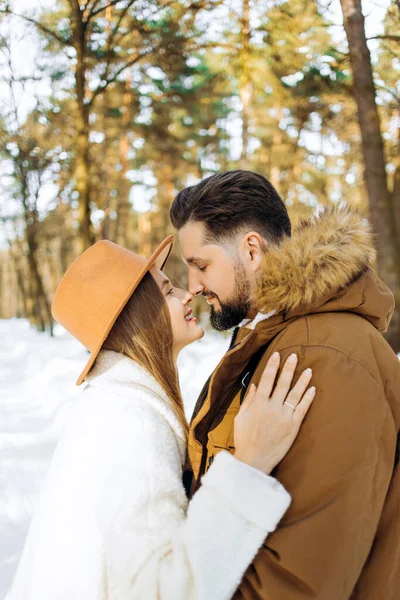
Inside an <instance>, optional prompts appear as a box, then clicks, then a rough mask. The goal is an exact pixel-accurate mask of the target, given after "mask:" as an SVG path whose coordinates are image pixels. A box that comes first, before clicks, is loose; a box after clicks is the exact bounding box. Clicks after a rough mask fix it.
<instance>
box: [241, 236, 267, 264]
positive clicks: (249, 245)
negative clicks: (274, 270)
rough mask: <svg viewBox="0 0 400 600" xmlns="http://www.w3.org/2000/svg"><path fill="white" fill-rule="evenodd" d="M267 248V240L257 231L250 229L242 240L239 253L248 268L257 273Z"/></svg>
mask: <svg viewBox="0 0 400 600" xmlns="http://www.w3.org/2000/svg"><path fill="white" fill-rule="evenodd" d="M266 249H267V242H266V241H265V240H264V238H263V237H262V236H261V235H260V234H259V233H258V232H257V231H249V232H248V233H246V235H244V236H243V238H242V239H241V241H240V244H239V254H240V257H241V259H242V262H243V264H244V266H245V268H246V270H247V269H249V270H250V271H253V272H254V273H256V272H257V271H258V270H259V269H260V267H261V263H262V259H263V256H264V254H265V251H266Z"/></svg>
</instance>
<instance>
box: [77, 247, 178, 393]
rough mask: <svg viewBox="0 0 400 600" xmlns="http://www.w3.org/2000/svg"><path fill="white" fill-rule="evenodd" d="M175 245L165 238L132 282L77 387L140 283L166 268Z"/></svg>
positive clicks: (78, 380)
mask: <svg viewBox="0 0 400 600" xmlns="http://www.w3.org/2000/svg"><path fill="white" fill-rule="evenodd" d="M173 245H174V236H173V235H169V236H168V237H167V238H165V240H163V241H162V242H161V244H160V245H159V246H158V248H156V250H155V251H154V252H153V254H152V255H151V256H150V258H149V260H148V261H147V263H146V264H145V265H144V267H143V269H142V270H141V271H140V272H139V273H138V275H137V276H136V277H135V279H134V281H132V285H131V287H129V289H128V290H127V293H126V294H125V296H124V297H123V298H122V299H121V302H120V303H119V305H118V309H117V310H116V311H115V313H114V315H113V318H112V319H111V321H110V322H109V323H108V326H107V328H106V329H105V331H104V334H103V338H102V340H101V342H100V343H99V344H98V346H97V348H96V349H95V350H94V352H92V353H91V355H90V358H89V360H88V362H87V363H86V365H85V368H84V369H83V371H82V373H81V374H80V375H79V377H78V379H77V380H76V385H81V384H82V383H83V382H84V380H85V378H86V375H87V374H88V373H89V371H90V369H91V368H92V367H93V365H94V362H95V360H96V358H97V356H98V354H99V352H100V350H101V348H102V346H103V344H104V342H105V341H106V339H107V336H108V334H109V333H110V331H111V329H112V327H113V325H114V323H115V321H116V320H117V319H118V317H119V315H120V314H121V312H122V310H123V308H124V306H125V304H126V303H127V302H128V300H129V298H130V297H131V296H132V294H133V292H134V291H135V289H136V288H137V286H138V285H139V283H140V282H141V281H142V279H143V277H144V276H145V275H146V273H147V272H148V271H149V270H150V269H151V268H152V267H153V266H156V267H157V268H158V269H160V270H162V269H163V268H164V266H165V264H166V263H167V260H168V258H169V255H170V254H171V250H172V247H173Z"/></svg>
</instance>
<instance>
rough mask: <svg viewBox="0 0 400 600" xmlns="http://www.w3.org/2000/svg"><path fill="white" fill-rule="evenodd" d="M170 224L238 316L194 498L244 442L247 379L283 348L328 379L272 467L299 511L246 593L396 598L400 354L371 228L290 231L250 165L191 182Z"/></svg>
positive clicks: (218, 300) (214, 391)
mask: <svg viewBox="0 0 400 600" xmlns="http://www.w3.org/2000/svg"><path fill="white" fill-rule="evenodd" d="M171 220H172V223H173V225H174V226H175V228H176V229H177V230H178V232H179V240H180V245H181V252H182V257H183V259H184V261H185V262H186V263H187V265H188V269H189V289H190V291H191V293H193V294H202V295H203V296H205V297H206V298H207V302H208V303H209V304H210V306H211V323H212V325H213V326H214V327H215V328H216V329H218V330H225V329H229V328H231V327H233V326H237V325H239V324H240V326H239V328H237V329H236V330H235V333H234V336H233V338H232V341H231V345H230V349H229V351H228V352H227V353H226V355H225V356H224V357H223V358H222V360H221V362H220V363H219V365H218V366H217V368H216V369H215V371H214V373H213V374H212V376H211V378H210V380H209V381H208V382H207V384H206V386H205V387H204V389H203V392H202V393H201V395H200V398H199V400H198V402H197V405H196V408H195V412H194V415H193V420H192V424H191V431H190V435H189V451H188V454H189V457H188V468H187V471H186V473H185V483H186V485H187V488H188V493H189V495H192V494H193V493H194V492H195V491H196V489H197V488H198V487H199V485H200V478H201V476H202V475H203V473H204V472H205V471H206V470H207V469H208V467H209V466H210V464H211V462H212V460H213V458H214V456H215V455H216V454H217V453H218V452H219V451H220V450H222V449H228V450H229V451H231V452H234V440H233V425H234V418H235V415H236V414H237V412H238V410H239V407H240V402H241V400H242V398H243V395H244V392H245V389H246V387H247V386H248V384H249V383H250V381H252V382H253V383H255V384H257V383H258V381H259V379H260V376H261V373H262V371H263V369H264V366H265V364H266V362H267V360H268V359H269V357H270V356H271V354H272V353H273V352H275V351H278V352H279V353H280V355H281V360H282V363H283V361H284V360H286V358H287V357H288V356H289V354H291V353H292V352H295V353H297V355H298V357H299V362H298V372H299V373H301V372H302V371H303V370H304V369H305V368H306V367H310V368H312V370H313V385H315V386H316V388H317V396H316V399H315V402H314V404H313V407H312V409H311V411H310V413H309V415H307V418H306V420H305V422H304V425H303V429H302V431H301V432H300V435H299V437H298V439H297V441H296V443H295V444H294V446H293V448H292V449H291V451H290V452H289V453H288V455H287V456H286V457H285V459H284V460H283V461H282V462H281V463H280V465H279V466H278V467H277V469H276V471H275V472H274V475H275V476H276V477H277V478H278V479H279V480H280V481H281V482H282V483H283V485H284V486H285V487H286V489H287V490H288V491H289V492H290V493H291V495H292V499H293V500H292V505H291V507H290V509H289V511H288V512H287V514H286V516H285V517H284V519H283V520H282V521H281V523H280V525H279V527H278V529H277V531H276V532H275V533H274V534H272V535H271V536H270V537H269V538H268V541H267V542H266V543H265V545H264V546H263V548H262V549H261V551H260V552H259V553H258V555H257V556H256V557H255V559H254V561H253V564H252V565H251V566H250V568H249V569H248V571H247V573H246V575H245V577H244V579H243V581H242V582H241V584H240V586H239V588H238V590H237V592H236V594H235V596H234V598H235V599H239V598H240V599H246V600H250V599H251V600H253V599H263V600H266V599H268V600H292V599H293V600H301V599H302V598H304V599H306V598H318V599H320V600H348V599H349V598H351V599H352V600H355V599H357V600H394V599H395V598H398V596H399V594H400V474H399V473H400V472H399V467H398V445H397V449H396V444H397V439H398V435H399V429H400V364H399V361H398V359H397V357H396V355H395V354H394V352H393V351H392V349H391V348H390V347H389V345H388V344H387V343H386V341H385V340H384V338H383V336H382V335H381V333H380V332H381V331H385V330H386V329H387V327H388V324H389V321H390V317H391V314H392V312H393V306H394V302H393V296H392V294H391V293H390V291H389V290H388V288H387V287H386V286H385V285H384V284H383V283H382V282H381V281H380V280H379V279H378V278H377V276H376V275H375V274H374V272H373V271H372V270H371V265H372V263H373V261H374V250H373V244H372V235H371V232H370V229H369V226H368V223H367V222H366V220H364V219H363V218H361V217H360V216H359V215H356V214H352V213H351V212H350V211H349V210H348V209H345V208H342V209H340V208H336V209H330V210H326V211H325V212H323V213H322V214H320V216H319V217H317V218H314V219H312V220H310V221H309V222H307V223H304V224H303V225H301V226H300V227H299V229H298V230H297V231H295V232H294V233H293V235H292V233H291V224H290V220H289V217H288V215H287V211H286V208H285V206H284V204H283V202H282V200H281V198H280V197H279V195H278V193H277V192H276V190H275V189H274V187H273V186H272V185H271V184H270V183H269V182H268V181H267V180H266V179H265V178H264V177H262V176H261V175H257V174H255V173H251V172H248V171H233V172H228V173H221V174H218V175H214V176H212V177H209V178H207V179H205V180H204V181H202V182H200V183H199V184H197V185H195V186H192V187H189V188H186V189H185V190H183V191H182V192H180V193H179V194H178V196H177V197H176V199H175V200H174V203H173V205H172V207H171ZM238 544H240V540H238ZM210 600H212V599H210Z"/></svg>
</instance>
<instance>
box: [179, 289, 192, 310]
mask: <svg viewBox="0 0 400 600" xmlns="http://www.w3.org/2000/svg"><path fill="white" fill-rule="evenodd" d="M179 297H180V300H181V302H182V304H184V305H185V306H186V304H190V302H191V301H192V300H193V295H192V294H191V293H190V292H188V291H187V290H182V289H180V290H179Z"/></svg>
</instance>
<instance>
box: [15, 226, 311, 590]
mask: <svg viewBox="0 0 400 600" xmlns="http://www.w3.org/2000/svg"><path fill="white" fill-rule="evenodd" d="M172 243H173V237H172V236H170V237H169V238H167V239H166V240H165V241H164V242H163V243H162V244H161V245H160V246H159V248H157V250H156V251H155V252H154V254H153V255H152V257H151V258H150V259H149V260H146V259H144V258H142V257H140V256H138V255H135V254H133V253H132V252H130V251H128V250H126V249H125V248H122V247H121V246H117V245H116V244H113V243H112V242H108V241H101V242H98V243H97V244H95V245H94V246H92V247H91V248H89V249H88V250H87V251H86V252H84V253H83V254H82V255H81V256H80V257H79V258H78V259H77V260H76V261H75V262H74V263H73V265H72V266H71V267H70V268H69V269H68V271H67V273H66V274H65V275H64V277H63V279H62V280H61V282H60V284H59V286H58V288H57V291H56V293H55V296H54V300H53V314H54V316H55V318H56V319H57V320H58V321H59V322H60V323H61V324H62V325H63V326H64V327H66V329H68V330H69V331H70V332H71V333H72V334H73V335H74V336H75V337H76V338H77V339H79V340H80V341H81V342H82V343H83V344H84V345H85V346H86V347H87V348H88V349H90V351H91V357H90V359H89V361H88V363H87V365H86V367H85V369H84V371H83V372H82V373H81V375H80V377H79V378H78V381H77V384H78V385H79V384H80V383H82V382H83V381H84V380H86V382H87V386H86V387H85V389H84V390H83V392H82V394H81V395H80V396H79V397H78V398H77V399H76V402H75V404H74V405H73V407H72V408H71V411H70V413H69V415H68V419H67V422H66V425H65V429H64V431H63V434H62V436H61V438H60V441H59V443H58V446H57V449H56V451H55V453H54V457H53V460H52V463H51V466H50V469H49V473H48V476H47V479H46V482H45V485H44V487H43V490H42V494H41V499H40V501H39V504H38V507H37V509H36V511H35V514H34V517H33V519H32V524H31V527H30V531H29V534H28V538H27V542H26V544H25V548H24V552H23V555H22V559H21V562H20V565H19V568H18V571H17V575H16V578H15V581H14V585H13V588H12V590H11V592H10V594H9V597H8V599H9V600H128V599H129V600H133V599H138V600H142V599H143V600H153V599H156V598H161V599H163V600H165V599H171V600H172V599H173V600H179V599H182V600H189V599H196V600H199V599H201V600H225V599H229V598H230V597H231V596H232V595H233V593H234V591H235V589H236V587H237V586H238V584H239V582H240V580H241V578H242V576H243V574H244V571H245V570H246V568H247V566H248V565H249V564H250V563H251V561H252V559H253V557H254V555H255V554H256V552H257V550H258V548H259V547H260V546H261V545H262V543H263V541H264V539H265V537H266V536H267V535H268V533H270V532H272V531H273V530H274V529H275V527H276V525H277V524H278V522H279V521H280V519H281V518H282V516H283V515H284V513H285V511H286V510H287V508H288V506H289V504H290V496H289V494H288V493H287V492H286V490H285V489H284V488H283V487H282V486H281V485H280V484H279V483H278V481H276V480H275V479H274V478H272V477H271V476H269V473H270V472H271V471H272V469H273V468H274V467H275V466H276V464H277V463H278V462H279V461H280V460H281V459H282V458H283V456H284V455H285V454H286V453H287V451H288V450H289V448H290V446H291V445H292V443H293V441H294V439H295V437H296V435H297V432H298V430H299V427H300V425H301V422H302V420H303V418H304V416H305V414H306V412H307V410H308V408H309V406H310V405H311V403H312V400H313V397H314V393H315V391H314V390H313V389H312V388H310V390H308V391H307V392H306V388H307V386H308V384H309V381H310V377H311V375H310V373H307V372H305V373H303V374H302V376H301V377H300V379H299V380H298V383H297V384H296V386H295V387H294V388H293V389H292V390H291V391H290V392H289V388H290V385H291V381H292V377H293V372H294V369H295V362H291V363H290V362H288V363H287V364H286V365H285V367H284V368H283V371H282V375H281V377H280V378H279V380H278V383H277V385H276V387H275V389H274V391H273V393H272V388H273V385H274V380H275V376H276V374H277V371H278V368H279V357H277V356H275V357H273V358H272V359H271V360H270V362H269V363H268V365H267V367H266V370H265V372H264V374H263V378H262V380H261V382H260V385H259V387H258V390H256V389H255V387H253V388H252V389H251V390H250V391H249V393H248V395H247V397H246V399H245V401H244V403H243V406H242V409H241V411H240V412H239V414H238V416H237V418H236V423H235V443H236V450H235V455H234V456H233V455H231V454H229V453H227V452H221V453H220V454H219V455H218V456H217V457H216V459H215V461H214V463H213V465H212V466H211V468H210V469H209V471H208V473H207V474H206V475H205V476H204V477H203V479H202V487H201V488H200V489H199V491H198V492H197V493H196V494H195V496H194V498H193V499H192V501H191V502H190V504H189V505H188V501H187V498H186V495H185V491H184V488H183V486H182V482H181V478H182V465H183V462H184V459H185V453H186V433H187V423H186V421H185V417H184V412H183V404H182V398H181V394H180V390H179V384H178V376H177V370H176V358H177V356H178V353H179V352H180V350H181V349H182V348H183V347H184V346H186V345H187V344H189V343H191V342H193V341H195V340H196V339H199V338H201V337H202V336H203V333H204V332H203V330H202V329H201V328H200V327H199V326H198V324H197V322H196V319H195V318H194V317H193V316H192V313H191V309H190V308H189V304H190V302H191V300H192V296H191V295H190V294H189V293H187V292H184V291H183V290H180V289H177V288H174V287H173V286H172V285H171V284H170V282H169V281H168V279H167V278H166V277H165V275H164V274H163V273H162V270H161V269H162V268H163V266H164V265H165V262H166V260H167V258H168V256H169V253H170V250H171V247H172ZM284 402H285V404H284Z"/></svg>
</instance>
